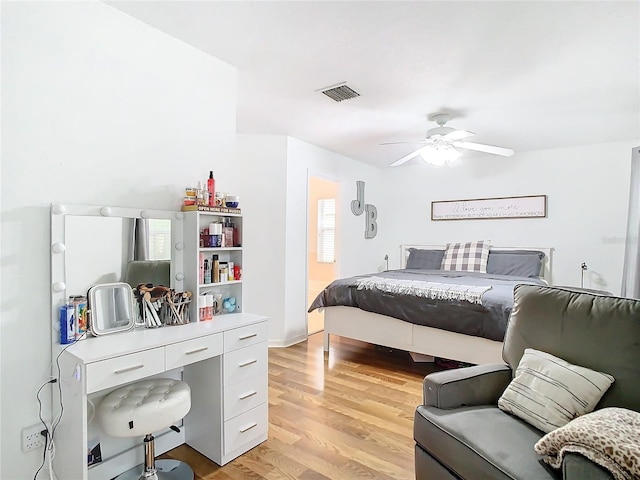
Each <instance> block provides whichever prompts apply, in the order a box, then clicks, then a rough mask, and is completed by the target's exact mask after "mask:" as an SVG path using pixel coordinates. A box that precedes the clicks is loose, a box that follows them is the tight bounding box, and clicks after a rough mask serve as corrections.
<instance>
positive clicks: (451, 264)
mask: <svg viewBox="0 0 640 480" xmlns="http://www.w3.org/2000/svg"><path fill="white" fill-rule="evenodd" d="M490 247H491V243H490V242H489V241H486V240H480V241H479V242H467V243H447V248H446V250H445V252H444V258H443V259H442V265H441V267H440V268H441V270H457V271H460V272H481V273H487V260H488V259H489V248H490Z"/></svg>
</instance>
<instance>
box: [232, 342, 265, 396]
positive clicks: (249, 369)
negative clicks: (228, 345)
mask: <svg viewBox="0 0 640 480" xmlns="http://www.w3.org/2000/svg"><path fill="white" fill-rule="evenodd" d="M267 362H268V351H267V342H262V343H257V344H255V345H251V346H250V347H246V348H241V349H240V350H235V351H233V352H229V353H225V354H224V385H225V386H227V385H231V384H233V383H238V382H240V381H242V380H246V379H247V378H250V377H255V376H260V375H262V376H265V377H266V376H267V374H268V368H267Z"/></svg>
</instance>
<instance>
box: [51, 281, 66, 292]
mask: <svg viewBox="0 0 640 480" xmlns="http://www.w3.org/2000/svg"><path fill="white" fill-rule="evenodd" d="M66 288H67V286H66V285H65V283H64V282H55V283H54V284H53V291H54V292H57V293H60V292H64V291H65V289H66Z"/></svg>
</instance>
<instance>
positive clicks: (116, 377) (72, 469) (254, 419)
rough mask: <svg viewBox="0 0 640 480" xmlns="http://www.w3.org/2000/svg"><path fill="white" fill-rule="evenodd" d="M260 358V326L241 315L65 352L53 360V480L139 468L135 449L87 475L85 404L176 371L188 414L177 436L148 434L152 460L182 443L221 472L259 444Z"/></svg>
mask: <svg viewBox="0 0 640 480" xmlns="http://www.w3.org/2000/svg"><path fill="white" fill-rule="evenodd" d="M62 348H63V346H60V350H62ZM60 350H59V351H60ZM267 350H268V349H267V318H266V317H264V316H260V315H255V314H249V313H234V314H228V315H221V316H217V317H215V318H214V319H213V320H211V321H208V322H198V323H190V324H187V325H180V326H166V327H162V328H158V329H145V328H136V329H134V330H130V331H127V332H121V333H115V334H112V335H106V336H101V337H89V338H87V339H86V340H81V341H79V342H77V343H75V344H73V345H70V346H68V348H66V350H65V351H64V352H63V353H62V354H61V355H60V357H59V364H60V372H61V373H60V380H61V381H60V387H61V389H62V399H63V405H64V415H63V417H62V420H61V423H60V425H59V426H58V429H57V430H56V432H55V437H54V441H55V444H56V454H55V458H54V469H55V471H56V473H57V476H58V478H61V479H62V478H63V479H67V480H76V479H78V480H79V479H82V480H85V479H91V480H95V479H109V478H112V477H114V476H115V475H117V474H119V473H122V472H123V471H126V470H128V469H129V468H132V467H134V466H135V465H138V464H140V463H142V461H143V448H142V442H141V441H140V442H136V444H135V446H134V447H131V448H128V449H126V450H125V451H123V452H120V453H118V454H117V455H113V456H111V457H110V458H104V457H106V455H105V452H103V461H102V462H100V463H97V464H95V465H92V466H91V467H87V449H88V442H89V441H90V440H91V439H90V438H89V435H88V418H89V417H90V416H91V415H92V412H91V408H90V403H89V402H88V399H89V396H90V395H91V394H95V393H96V392H102V391H104V392H108V391H110V390H112V389H114V388H115V387H118V386H121V385H123V384H126V383H129V382H132V381H135V380H139V379H142V378H145V377H149V376H153V375H157V374H163V373H165V372H169V371H172V370H173V371H176V369H178V370H177V371H178V372H179V371H180V370H179V369H182V372H183V379H184V381H185V382H186V383H187V384H189V386H190V387H191V401H192V406H191V411H190V412H189V414H188V415H187V416H186V417H185V419H184V425H183V427H182V428H181V431H180V433H176V432H174V431H172V430H168V431H167V432H164V433H161V434H157V432H150V433H154V435H156V454H160V453H162V452H165V451H167V450H169V449H171V448H174V447H176V446H178V445H181V444H183V443H187V444H188V445H190V446H191V447H193V448H195V449H196V450H198V451H199V452H200V453H202V454H204V455H205V456H207V457H208V458H210V459H211V460H213V461H214V462H215V463H217V464H219V465H224V464H225V463H227V462H229V461H231V460H232V459H234V458H235V457H237V456H238V455H241V454H242V453H244V452H246V451H247V450H249V449H251V448H253V447H255V446H256V445H258V444H259V443H261V442H263V441H264V440H266V439H267V430H268V414H267V362H268V359H267ZM54 390H56V389H55V388H54ZM56 401H57V400H56Z"/></svg>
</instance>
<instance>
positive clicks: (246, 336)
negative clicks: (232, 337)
mask: <svg viewBox="0 0 640 480" xmlns="http://www.w3.org/2000/svg"><path fill="white" fill-rule="evenodd" d="M257 336H258V334H257V333H250V334H249V335H243V336H241V337H238V340H247V339H248V338H253V337H257Z"/></svg>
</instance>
